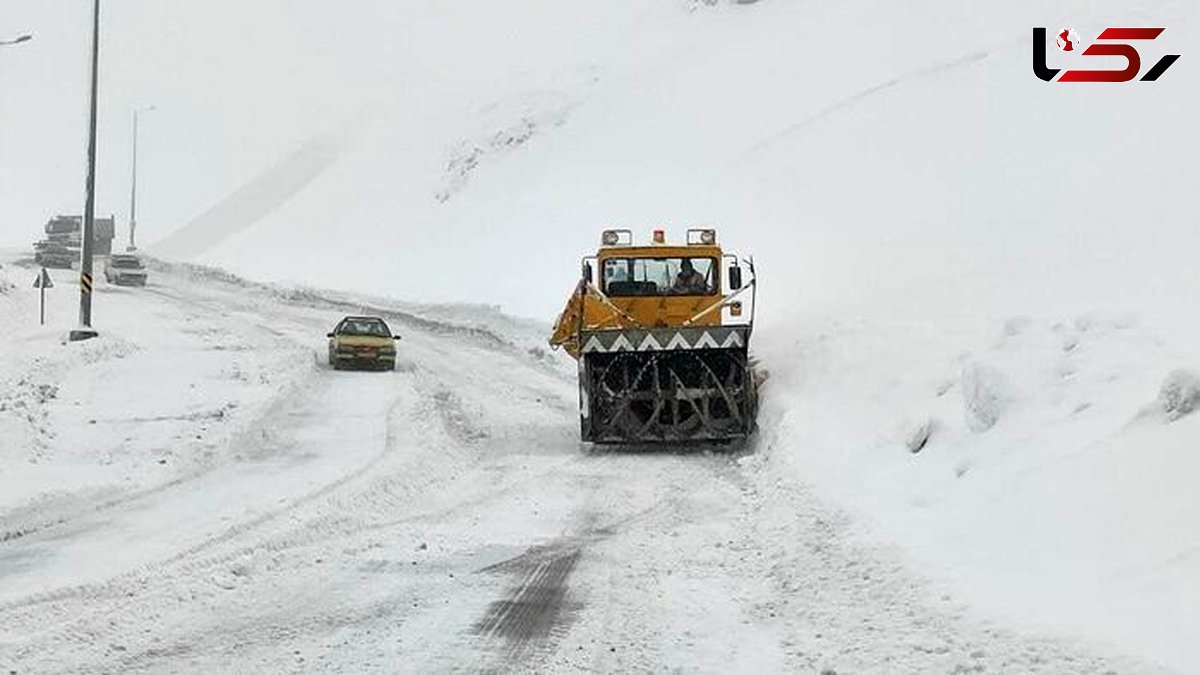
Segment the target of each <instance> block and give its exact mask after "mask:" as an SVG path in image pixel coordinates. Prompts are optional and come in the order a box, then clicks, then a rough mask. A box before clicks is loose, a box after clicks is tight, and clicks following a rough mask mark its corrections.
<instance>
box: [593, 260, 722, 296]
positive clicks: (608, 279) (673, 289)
mask: <svg viewBox="0 0 1200 675" xmlns="http://www.w3.org/2000/svg"><path fill="white" fill-rule="evenodd" d="M716 267H717V266H716V261H715V260H714V259H713V258H608V259H606V260H605V261H604V268H603V274H604V279H603V283H604V293H605V294H606V295H610V296H614V297H627V296H640V295H712V294H714V293H716V292H717V287H718V285H717V280H716V278H715V277H716Z"/></svg>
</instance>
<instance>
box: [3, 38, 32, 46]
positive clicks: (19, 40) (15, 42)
mask: <svg viewBox="0 0 1200 675" xmlns="http://www.w3.org/2000/svg"><path fill="white" fill-rule="evenodd" d="M32 39H33V36H32V35H21V36H19V37H15V38H13V39H11V40H0V47H2V46H5V45H19V44H21V43H22V42H29V41H30V40H32Z"/></svg>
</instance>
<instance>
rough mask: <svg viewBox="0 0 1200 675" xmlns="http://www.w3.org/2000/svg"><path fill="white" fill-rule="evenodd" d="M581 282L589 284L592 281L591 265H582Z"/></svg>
mask: <svg viewBox="0 0 1200 675" xmlns="http://www.w3.org/2000/svg"><path fill="white" fill-rule="evenodd" d="M583 280H584V281H586V282H588V283H591V281H592V263H587V262H585V263H583Z"/></svg>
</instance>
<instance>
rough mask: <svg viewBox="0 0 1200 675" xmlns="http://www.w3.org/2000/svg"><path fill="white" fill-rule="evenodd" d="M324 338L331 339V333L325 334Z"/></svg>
mask: <svg viewBox="0 0 1200 675" xmlns="http://www.w3.org/2000/svg"><path fill="white" fill-rule="evenodd" d="M325 337H328V338H331V337H333V333H326V334H325Z"/></svg>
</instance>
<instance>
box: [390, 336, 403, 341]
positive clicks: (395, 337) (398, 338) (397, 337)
mask: <svg viewBox="0 0 1200 675" xmlns="http://www.w3.org/2000/svg"><path fill="white" fill-rule="evenodd" d="M392 339H393V340H401V339H403V338H401V337H400V336H399V335H393V336H392Z"/></svg>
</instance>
